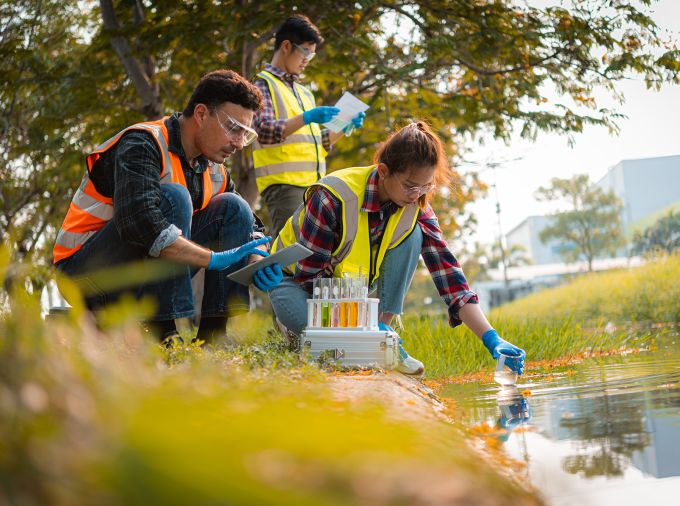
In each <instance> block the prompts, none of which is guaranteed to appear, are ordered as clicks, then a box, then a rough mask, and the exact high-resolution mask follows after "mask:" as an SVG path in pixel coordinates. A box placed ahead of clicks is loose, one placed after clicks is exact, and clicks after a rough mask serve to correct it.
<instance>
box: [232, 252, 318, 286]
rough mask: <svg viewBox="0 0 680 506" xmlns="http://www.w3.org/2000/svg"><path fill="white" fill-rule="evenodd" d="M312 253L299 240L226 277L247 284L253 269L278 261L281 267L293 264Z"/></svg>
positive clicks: (250, 279) (250, 280) (251, 279)
mask: <svg viewBox="0 0 680 506" xmlns="http://www.w3.org/2000/svg"><path fill="white" fill-rule="evenodd" d="M312 253H313V251H312V250H311V249H309V248H307V247H305V246H303V245H302V244H300V243H299V242H296V243H293V244H291V245H290V246H287V247H285V248H283V249H282V250H280V251H277V252H276V253H274V254H272V255H269V256H268V257H264V258H262V260H258V261H257V262H254V263H252V264H248V265H246V266H245V267H242V268H241V269H239V270H237V271H235V272H232V273H231V274H228V275H227V278H229V279H231V280H232V281H236V282H237V283H241V284H242V285H246V286H248V285H250V284H251V283H252V282H253V274H255V271H259V270H260V269H262V268H263V267H266V266H268V265H271V264H273V263H276V262H278V264H279V265H280V266H281V268H284V267H286V266H288V265H290V264H294V263H295V262H297V261H298V260H302V259H303V258H307V257H308V256H309V255H311V254H312Z"/></svg>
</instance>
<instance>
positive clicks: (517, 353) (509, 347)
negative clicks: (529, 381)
mask: <svg viewBox="0 0 680 506" xmlns="http://www.w3.org/2000/svg"><path fill="white" fill-rule="evenodd" d="M482 343H483V344H484V346H485V347H486V349H487V350H489V353H491V356H492V357H493V358H494V360H495V359H497V358H498V355H499V353H503V354H504V355H507V356H508V358H506V359H505V365H507V366H508V367H509V368H510V369H512V370H513V371H515V372H516V373H517V374H519V375H521V374H522V373H523V372H524V357H526V352H525V351H524V350H523V349H522V348H519V347H517V346H515V345H514V344H512V343H509V342H508V341H506V340H505V339H503V338H501V336H499V335H498V332H497V331H496V330H494V329H491V330H487V331H486V332H485V333H484V335H483V336H482Z"/></svg>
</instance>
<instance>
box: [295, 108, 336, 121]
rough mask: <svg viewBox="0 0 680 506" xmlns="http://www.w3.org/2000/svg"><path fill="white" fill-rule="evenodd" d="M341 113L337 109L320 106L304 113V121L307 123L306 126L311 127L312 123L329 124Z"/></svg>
mask: <svg viewBox="0 0 680 506" xmlns="http://www.w3.org/2000/svg"><path fill="white" fill-rule="evenodd" d="M339 112H340V109H338V108H337V107H330V106H326V105H320V106H319V107H315V108H314V109H310V110H309V111H305V112H303V113H302V119H303V121H304V122H305V125H309V124H310V123H327V122H329V121H330V120H332V119H333V117H335V116H336V115H337V114H338V113H339Z"/></svg>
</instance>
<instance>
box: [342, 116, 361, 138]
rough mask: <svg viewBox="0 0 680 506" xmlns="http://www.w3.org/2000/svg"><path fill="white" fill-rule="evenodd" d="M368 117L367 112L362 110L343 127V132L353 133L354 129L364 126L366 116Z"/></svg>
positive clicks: (348, 134)
mask: <svg viewBox="0 0 680 506" xmlns="http://www.w3.org/2000/svg"><path fill="white" fill-rule="evenodd" d="M365 117H366V113H365V112H360V113H359V114H357V115H356V116H354V117H353V118H352V120H351V121H350V122H349V124H348V125H347V126H346V127H345V128H343V129H342V133H344V134H345V135H346V136H350V135H352V133H353V132H354V130H359V129H360V128H361V127H362V126H364V118H365Z"/></svg>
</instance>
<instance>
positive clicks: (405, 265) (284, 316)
mask: <svg viewBox="0 0 680 506" xmlns="http://www.w3.org/2000/svg"><path fill="white" fill-rule="evenodd" d="M422 245H423V231H422V230H420V226H416V228H415V229H414V230H413V232H412V233H411V235H409V236H408V237H407V238H406V240H404V242H402V243H401V244H400V245H399V246H397V247H396V248H394V249H391V250H389V251H388V252H387V253H386V254H385V258H384V259H383V263H382V265H381V267H380V276H379V277H378V279H377V280H376V281H375V282H374V283H373V285H372V286H371V292H372V293H376V294H377V297H378V298H379V299H380V306H379V312H380V313H381V314H383V313H390V314H401V312H402V309H403V307H404V297H406V292H408V288H409V286H411V280H412V279H413V274H414V273H415V271H416V267H417V266H418V258H419V257H420V250H421V248H422ZM309 298H310V295H309V293H308V292H307V290H305V289H304V288H303V286H302V285H301V284H300V283H297V282H295V281H294V280H293V278H292V276H285V277H284V278H283V281H281V283H280V284H279V286H277V287H276V288H274V289H273V290H271V291H270V292H269V300H270V301H271V304H272V308H273V309H274V313H275V314H276V317H277V318H278V319H279V321H281V323H283V324H284V325H285V326H286V328H287V329H288V330H290V331H291V332H293V333H294V334H295V335H298V336H299V335H300V332H302V330H303V329H304V328H305V327H306V326H307V299H309Z"/></svg>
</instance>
